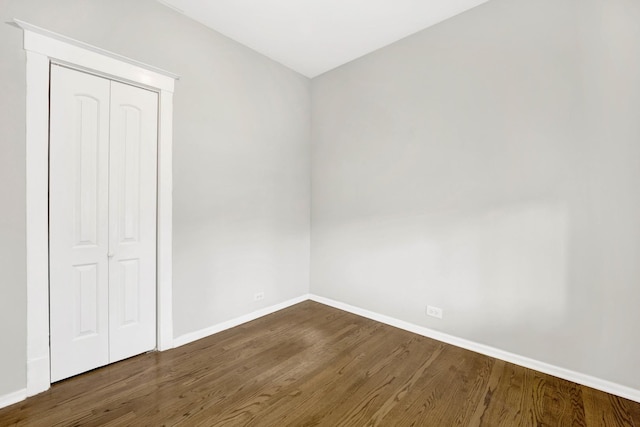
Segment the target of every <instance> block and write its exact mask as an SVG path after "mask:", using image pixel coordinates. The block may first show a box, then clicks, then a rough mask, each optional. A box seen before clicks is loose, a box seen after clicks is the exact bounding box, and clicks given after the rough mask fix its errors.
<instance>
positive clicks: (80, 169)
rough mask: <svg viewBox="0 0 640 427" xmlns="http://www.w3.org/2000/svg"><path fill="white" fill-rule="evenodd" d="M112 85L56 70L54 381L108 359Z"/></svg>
mask: <svg viewBox="0 0 640 427" xmlns="http://www.w3.org/2000/svg"><path fill="white" fill-rule="evenodd" d="M109 98H110V82H109V80H106V79H103V78H100V77H96V76H93V75H89V74H86V73H82V72H79V71H75V70H70V69H67V68H64V67H60V66H56V65H53V66H52V68H51V107H50V148H49V149H50V177H49V194H50V196H49V223H50V229H49V252H50V256H49V257H50V325H51V327H50V334H51V378H52V381H58V380H61V379H64V378H67V377H70V376H73V375H76V374H78V373H80V372H84V371H87V370H89V369H93V368H96V367H98V366H102V365H105V364H107V363H108V362H109V358H108V347H109V326H108V315H109V313H108V305H109V302H108V299H109V295H108V286H109V283H108V280H109V278H108V262H107V251H108V245H109V237H108V236H109V235H108V227H107V225H108V218H107V213H108V197H109V189H108V185H109V182H108V180H109V114H110V112H109Z"/></svg>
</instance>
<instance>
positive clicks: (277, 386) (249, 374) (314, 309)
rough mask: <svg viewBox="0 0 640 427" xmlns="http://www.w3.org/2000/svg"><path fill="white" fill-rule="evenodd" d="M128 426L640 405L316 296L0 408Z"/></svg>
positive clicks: (47, 419) (462, 415)
mask: <svg viewBox="0 0 640 427" xmlns="http://www.w3.org/2000/svg"><path fill="white" fill-rule="evenodd" d="M128 425H131V426H140V425H153V426H189V427H191V426H199V425H201V426H208V427H209V426H253V427H260V426H278V427H280V426H330V427H335V426H454V425H456V426H474V427H475V426H491V427H494V426H509V427H512V426H576V427H579V426H583V427H591V426H594V427H606V426H635V427H640V403H636V402H632V401H629V400H626V399H622V398H620V397H616V396H613V395H609V394H606V393H603V392H600V391H597V390H593V389H590V388H588V387H583V386H580V385H577V384H575V383H572V382H569V381H565V380H561V379H559V378H555V377H552V376H549V375H546V374H542V373H539V372H535V371H532V370H529V369H526V368H523V367H519V366H516V365H513V364H510V363H506V362H503V361H500V360H496V359H493V358H490V357H486V356H482V355H480V354H477V353H474V352H471V351H467V350H464V349H460V348H457V347H453V346H450V345H447V344H443V343H440V342H438V341H434V340H431V339H428V338H425V337H422V336H418V335H414V334H411V333H409V332H407V331H403V330H399V329H396V328H393V327H390V326H387V325H383V324H380V323H378V322H374V321H372V320H369V319H365V318H362V317H359V316H355V315H353V314H350V313H346V312H342V311H340V310H336V309H334V308H330V307H327V306H324V305H322V304H318V303H314V302H311V301H307V302H304V303H301V304H298V305H296V306H293V307H290V308H287V309H285V310H281V311H279V312H277V313H273V314H271V315H268V316H265V317H263V318H260V319H258V320H255V321H253V322H249V323H246V324H244V325H241V326H239V327H237V328H233V329H230V330H226V331H223V332H221V333H219V334H216V335H213V336H210V337H207V338H205V339H202V340H199V341H196V342H193V343H190V344H187V345H185V346H182V347H180V348H176V349H173V350H169V351H166V352H162V353H148V354H143V355H140V356H137V357H134V358H131V359H128V360H125V361H122V362H119V363H116V364H114V365H110V366H106V367H104V368H101V369H96V370H94V371H91V372H88V373H86V374H83V375H80V376H77V377H74V378H70V379H68V380H65V381H62V382H59V383H57V384H54V385H53V386H52V388H51V389H50V390H49V391H47V392H44V393H42V394H40V395H38V396H34V397H31V398H29V399H27V400H25V401H23V402H20V403H18V404H16V405H13V406H10V407H7V408H4V409H0V426H3V427H4V426H30V427H33V426H35V427H40V426H42V427H51V426H65V427H66V426H128Z"/></svg>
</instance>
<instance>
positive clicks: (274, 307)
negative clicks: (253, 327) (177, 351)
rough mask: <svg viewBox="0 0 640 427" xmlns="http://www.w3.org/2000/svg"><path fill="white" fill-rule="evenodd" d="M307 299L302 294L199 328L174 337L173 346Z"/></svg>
mask: <svg viewBox="0 0 640 427" xmlns="http://www.w3.org/2000/svg"><path fill="white" fill-rule="evenodd" d="M308 299H310V298H309V295H302V296H299V297H297V298H293V299H290V300H288V301H284V302H281V303H280V304H275V305H272V306H270V307H265V308H263V309H260V310H257V311H254V312H252V313H249V314H245V315H244V316H240V317H236V318H235V319H231V320H227V321H226V322H222V323H218V324H217V325H213V326H209V327H208V328H205V329H200V330H199V331H195V332H190V333H188V334H185V335H182V336H179V337H177V338H174V340H173V346H174V347H180V346H181V345H185V344H189V343H190V342H193V341H197V340H199V339H202V338H205V337H208V336H210V335H213V334H217V333H218V332H222V331H225V330H227V329H231V328H235V327H236V326H239V325H242V324H243V323H247V322H250V321H252V320H256V319H258V318H260V317H262V316H266V315H267V314H271V313H275V312H276V311H280V310H282V309H284V308H287V307H291V306H292V305H295V304H298V303H301V302H303V301H307V300H308Z"/></svg>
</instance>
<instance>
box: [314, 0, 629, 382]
mask: <svg viewBox="0 0 640 427" xmlns="http://www.w3.org/2000/svg"><path fill="white" fill-rule="evenodd" d="M638 22H640V3H639V2H637V1H631V0H607V1H606V2H604V1H596V0H590V1H584V0H565V1H561V2H559V1H555V0H537V1H533V0H492V1H491V2H488V3H486V4H484V5H482V6H479V7H477V8H475V9H473V10H471V11H469V12H467V13H464V14H462V15H459V16H457V17H454V18H452V19H450V20H448V21H445V22H444V23H441V24H439V25H437V26H435V27H432V28H430V29H427V30H425V31H423V32H420V33H418V34H415V35H413V36H411V37H409V38H407V39H404V40H402V41H400V42H398V43H395V44H393V45H391V46H389V47H387V48H384V49H382V50H379V51H377V52H374V53H372V54H370V55H368V56H366V57H363V58H361V59H359V60H357V61H355V62H352V63H350V64H347V65H345V66H343V67H341V68H338V69H336V70H334V71H331V72H328V73H326V74H324V75H322V76H320V77H318V78H316V79H314V80H313V81H312V117H313V125H312V155H311V157H312V194H313V198H312V232H311V236H312V237H311V242H312V243H311V248H312V249H311V259H312V266H311V291H312V292H313V293H315V294H319V295H321V296H325V297H329V298H332V299H335V300H338V301H342V302H346V303H349V304H352V305H355V306H358V307H362V308H365V309H368V310H372V311H375V312H378V313H382V314H385V315H389V316H392V317H395V318H398V319H402V320H405V321H408V322H412V323H414V324H417V325H422V326H426V327H429V328H433V329H436V330H439V331H444V332H446V333H449V334H452V335H455V336H458V337H462V338H466V339H470V340H473V341H475V342H478V343H483V344H488V345H491V346H494V347H496V348H499V349H503V350H506V351H510V352H513V353H516V354H519V355H523V356H528V357H530V358H533V359H537V360H540V361H543V362H548V363H551V364H554V365H557V366H561V367H565V368H569V369H572V370H575V371H579V372H582V373H585V374H590V375H594V376H596V377H599V378H602V379H606V380H610V381H614V382H617V383H620V384H624V385H627V386H631V387H634V388H636V389H640V370H638V360H640V339H638V332H637V330H638V325H639V324H640V310H638V303H639V302H640V286H638V284H639V283H640V262H639V261H638V260H640V220H639V218H640V191H638V183H639V182H640V143H639V141H640V78H638V76H640V59H639V56H640V30H639V26H638V25H637V23H638ZM427 304H430V305H435V306H438V307H441V308H443V309H444V319H443V320H438V319H433V318H429V317H426V316H425V306H426V305H427Z"/></svg>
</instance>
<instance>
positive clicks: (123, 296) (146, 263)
mask: <svg viewBox="0 0 640 427" xmlns="http://www.w3.org/2000/svg"><path fill="white" fill-rule="evenodd" d="M157 128H158V95H157V94H156V93H155V92H150V91H147V90H144V89H140V88H137V87H133V86H129V85H126V84H122V83H118V82H112V83H111V123H110V134H111V136H110V142H111V151H110V183H109V188H110V197H109V233H110V234H109V255H110V261H109V276H110V306H109V331H110V350H109V358H110V361H111V362H115V361H117V360H122V359H124V358H127V357H131V356H134V355H136V354H140V353H143V352H145V351H149V350H153V349H154V348H155V347H156V194H157V191H156V182H157V171H156V168H157V166H156V165H157V161H156V159H157V138H158V135H157Z"/></svg>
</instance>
